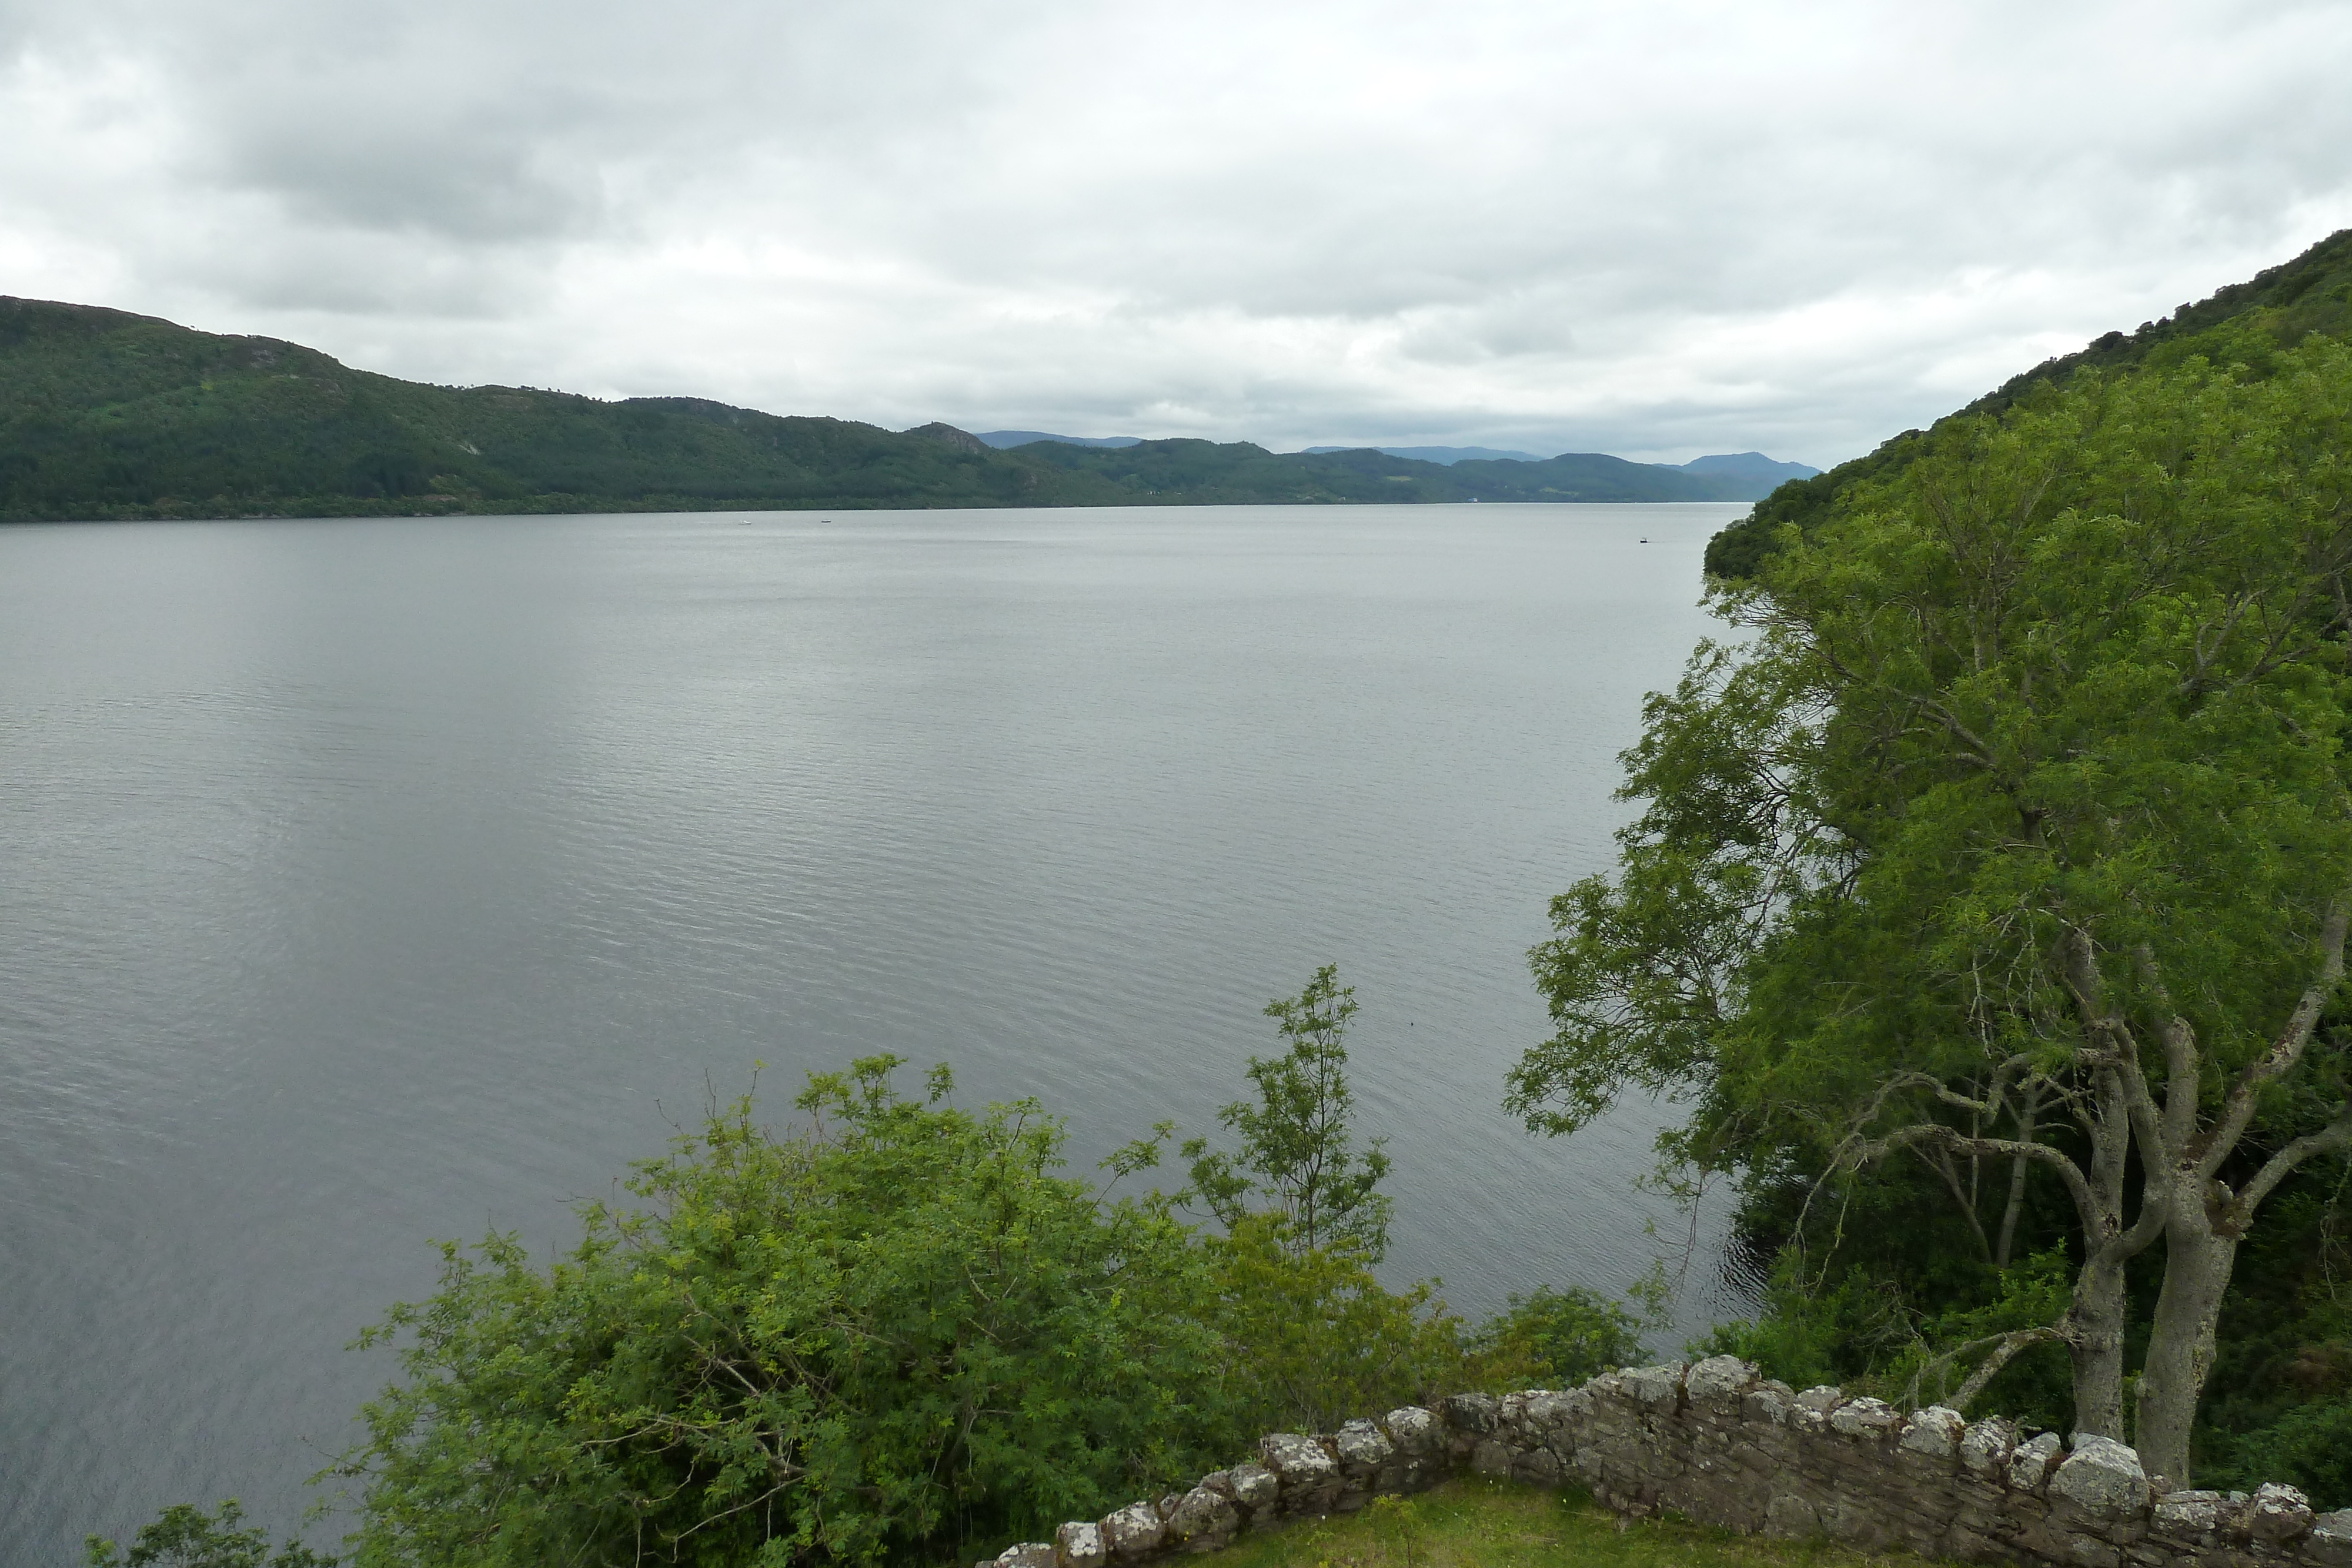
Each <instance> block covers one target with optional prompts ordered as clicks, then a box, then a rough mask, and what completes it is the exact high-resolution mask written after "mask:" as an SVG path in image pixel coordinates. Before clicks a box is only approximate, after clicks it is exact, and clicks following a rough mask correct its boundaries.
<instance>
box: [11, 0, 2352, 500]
mask: <svg viewBox="0 0 2352 1568" xmlns="http://www.w3.org/2000/svg"><path fill="white" fill-rule="evenodd" d="M0 50H5V51H6V53H5V56H0V63H5V60H13V61H14V62H15V68H14V69H12V70H7V71H5V72H0V112H5V113H6V114H7V115H8V116H9V120H10V123H12V125H16V126H19V127H22V128H26V129H27V130H28V131H29V134H28V135H26V137H24V138H23V139H22V141H23V146H24V148H25V149H26V151H22V152H19V153H18V154H16V155H15V156H13V157H12V155H11V153H10V152H8V150H7V149H5V148H0V260H5V262H6V265H8V266H9V267H13V268H15V269H16V274H17V275H18V276H14V277H10V278H9V279H8V280H7V281H5V282H0V288H5V289H7V291H10V292H27V291H32V292H39V291H42V290H43V289H45V288H46V289H47V290H48V291H50V292H61V293H71V292H73V291H74V290H75V289H76V288H77V287H87V286H88V285H89V280H90V279H92V278H93V277H96V278H102V279H105V280H107V281H108V282H109V285H110V287H115V288H116V289H117V290H118V291H119V297H118V298H111V299H109V300H108V301H106V302H109V303H118V304H124V305H128V306H131V308H155V309H162V310H163V311H164V312H165V313H167V314H169V313H175V314H177V315H179V316H180V317H182V318H183V319H194V320H195V321H196V323H197V324H200V325H205V326H211V327H215V328H221V329H260V330H270V331H277V332H279V333H280V334H281V335H286V336H300V335H307V340H310V341H316V342H318V343H320V346H321V347H324V348H327V349H328V350H330V351H331V352H337V353H340V354H342V355H343V357H345V358H348V359H353V360H355V361H359V362H373V363H375V364H377V365H379V366H380V367H381V368H383V369H385V370H387V371H394V373H403V374H410V375H419V376H425V377H428V378H430V379H434V380H439V381H467V380H493V379H496V380H525V381H532V382H541V383H542V384H545V383H561V384H567V385H573V386H577V387H579V388H581V389H582V390H584V391H595V392H638V391H664V392H684V391H695V392H704V393H706V394H708V395H712V396H719V397H727V398H730V399H732V400H734V401H739V402H749V403H752V404H755V405H758V406H762V407H772V408H778V409H782V410H784V411H787V412H825V413H840V414H843V415H845V416H851V417H866V418H872V419H874V420H876V421H877V423H893V424H908V423H919V422H920V421H922V420H926V419H929V418H933V417H945V418H949V419H950V420H955V421H958V422H961V423H974V424H982V425H983V426H984V425H985V424H988V423H995V424H1017V425H1034V426H1035V427H1038V428H1061V427H1066V426H1069V425H1071V424H1073V423H1074V422H1075V423H1086V424H1087V425H1088V426H1089V427H1095V426H1100V425H1106V424H1108V425H1116V426H1118V427H1119V428H1125V429H1136V428H1144V429H1145V431H1146V433H1149V431H1150V429H1155V428H1160V429H1169V431H1170V433H1176V432H1177V430H1178V429H1181V432H1182V433H1187V434H1214V435H1220V436H1226V437H1232V436H1243V435H1247V436H1252V437H1255V438H1258V439H1262V440H1265V441H1267V442H1268V443H1269V444H1276V445H1281V444H1301V443H1304V442H1308V441H1316V440H1322V439H1349V438H1362V439H1380V440H1384V441H1395V440H1405V439H1413V438H1439V437H1444V438H1448V439H1454V440H1458V441H1471V440H1476V441H1481V442H1484V444H1496V445H1517V446H1528V445H1531V444H1532V445H1535V446H1538V447H1541V446H1547V445H1549V446H1553V447H1554V448H1555V449H1563V448H1562V444H1567V445H1575V444H1582V445H1585V446H1589V447H1596V448H1601V449H1618V450H1625V451H1628V452H1647V453H1669V452H1674V451H1683V450H1685V449H1691V450H1712V449H1722V448H1725V447H1747V446H1755V445H1764V446H1765V449H1767V450H1781V449H1782V447H1775V446H1773V445H1770V444H1768V443H1772V442H1778V443H1781V444H1782V446H1783V447H1785V449H1786V453H1787V455H1801V456H1804V457H1806V458H1807V459H1808V460H1810V461H1814V462H1822V461H1826V460H1828V459H1830V458H1833V457H1836V456H1841V455H1847V454H1849V453H1851V452H1853V451H1855V450H1860V449H1862V448H1864V447H1866V446H1868V445H1869V444H1873V443H1874V442H1875V441H1876V440H1877V439H1879V438H1880V437H1882V436H1883V435H1885V434H1888V433H1890V432H1891V431H1893V430H1895V429H1899V428H1902V427H1903V426H1904V425H1906V424H1909V423H1919V422H1920V421H1921V420H1922V419H1925V418H1928V417H1932V416H1933V414H1935V413H1938V412H1941V411H1942V410H1943V409H1944V408H1948V407H1949V406H1951V405H1952V403H1954V402H1959V401H1964V400H1965V398H1966V397H1968V396H1969V395H1973V393H1974V392H1976V391H1980V390H1982V387H1983V385H1985V384H1989V383H1990V382H1992V381H1997V380H1999V379H2000V376H2002V375H2005V374H2007V373H2009V371H2011V370H2014V369H2017V368H2021V367H2022V366H2023V365H2025V364H2030V363H2032V361H2034V360H2036V359H2039V358H2041V357H2042V353H2044V352H2046V351H2048V350H2049V349H2050V348H2051V347H2053V346H2071V345H2072V344H2073V343H2079V342H2080V341H2081V340H2084V339H2086V338H2088V337H2090V336H2092V335H2095V333H2096V332H2098V331H2102V330H2105V329H2107V328H2109V327H2113V326H2129V325H2132V324H2134V323H2136V322H2137V320H2139V319H2143V318H2144V317H2145V316H2147V315H2150V314H2155V313H2160V312H2161V311H2162V310H2164V309H2166V308H2169V307H2170V306H2171V305H2173V304H2175V303H2177V302H2178V301H2179V300H2180V299H2183V298H2189V297H2191V296H2192V295H2196V294H2200V293H2202V292H2204V291H2206V290H2208V289H2210V287H2213V286H2215V285H2217V284H2220V283H2222V282H2226V281H2230V280H2231V279H2232V278H2234V277H2240V276H2243V275H2244V274H2245V273H2247V272H2251V271H2252V270H2253V268H2254V267H2258V266H2261V265H2265V264H2267V263H2269V262H2272V261H2275V260H2278V259H2281V258H2282V257H2283V256H2284V255H2285V254H2286V253H2287V252H2288V251H2290V250H2292V249H2293V248H2294V247H2295V246H2298V245H2300V244H2303V243H2307V242H2308V241H2309V240H2310V239H2312V238H2315V237H2317V235H2319V234H2321V233H2325V232H2326V231H2327V230H2328V229H2330V228H2333V227H2336V226H2340V225H2343V224H2345V223H2347V222H2352V96H2348V95H2345V94H2343V93H2342V92H2341V91H2340V90H2339V87H2340V82H2341V79H2342V76H2343V71H2344V68H2345V67H2346V66H2347V64H2352V13H2347V12H2346V10H2345V9H2344V8H2343V7H2341V6H2340V5H2307V6H2284V7H2283V6H2275V5H2240V6H2236V7H2229V6H2212V5H2195V6H2191V5H2164V4H2155V5H2147V4H2142V5H2116V4H2102V5H2086V6H2081V7H2053V6H2049V5H2046V4H2035V5H2028V4H2023V3H2021V0H2000V3H1994V4H1983V5H1957V4H1954V5H1943V6H1927V7H1906V8H1890V7H1885V6H1883V5H1874V4H1868V3H1864V0H1839V3H1834V4H1833V3H1828V0H1822V3H1819V4H1813V5H1805V6H1802V7H1796V8H1790V7H1778V8H1772V9H1771V10H1769V11H1766V10H1764V9H1761V8H1754V7H1749V8H1740V9H1731V8H1723V7H1718V6H1715V5H1707V4H1703V3H1700V0H1686V3H1684V4H1673V5H1658V6H1651V7H1623V6H1614V5H1599V4H1587V5H1564V6H1563V5H1551V4H1545V5H1536V4H1531V3H1519V0H1466V3H1465V4H1463V5H1456V6H1454V7H1449V8H1447V9H1445V10H1444V11H1443V12H1440V11H1438V10H1436V9H1434V8H1432V7H1427V6H1409V5H1386V6H1367V5H1353V6H1340V5H1316V4H1304V5H1296V6H1289V7H1270V6H1265V5H1262V4H1255V5H1244V4H1239V3H1234V0H1202V3H1200V4H1196V5H1192V6H1189V7H1187V8H1185V9H1183V10H1181V11H1179V10H1176V9H1174V8H1171V7H1164V6H1150V5H1097V6H1093V7H1088V8H1084V9H1073V8H1070V7H1067V6H1063V5H1045V4H1043V3H1042V0H1040V3H1033V4H1020V3H1013V4H1000V5H988V6H972V5H960V4H949V3H947V0H895V3H877V4H872V5H861V6H858V7H854V8H853V7H839V6H820V5H814V4H799V5H779V4H772V3H771V4H761V3H755V0H708V3H706V4H704V5H698V6H696V7H692V8H674V9H658V8H655V7H649V6H645V5H638V4H622V3H619V0H579V3H578V4H574V5H566V6H562V7H557V6H554V5H542V4H530V5H525V4H518V3H514V0H508V3H504V4H500V3H498V0H490V3H488V4H479V3H478V4H471V5H460V4H457V3H456V0H416V3H415V4H411V5H403V6H396V7H395V6H385V5H380V4H372V5H357V4H337V3H320V0H173V3H168V4H167V3H165V0H79V3H78V4H75V5H70V6H68V5H63V4H48V3H43V4H36V5H26V4H17V5H11V6H5V7H0ZM126 84H127V85H126ZM78 93H79V95H80V96H79V98H78V97H77V96H76V95H77V94H78ZM109 95H112V96H109ZM109 106H111V107H109ZM76 116H79V117H80V118H79V119H78V120H77V119H76V118H75V117H76ZM93 116H95V117H96V118H95V119H93V118H92V117H93ZM69 122H70V123H69ZM91 124H98V125H100V126H102V127H104V128H105V130H106V133H105V134H103V135H98V134H92V133H91V132H90V131H89V129H88V128H89V125H91ZM92 256H99V257H102V258H103V260H104V265H103V266H101V267H97V268H93V267H91V266H90V265H89V258H90V257H92ZM297 328H299V332H298V331H297V330H294V329H297ZM361 349H364V350H366V352H367V353H368V354H369V355H373V356H376V357H375V358H374V359H373V360H364V359H362V358H361V356H360V354H359V353H358V352H357V350H361ZM1971 378H1974V379H1973V380H1972V379H1971ZM1153 421H1157V422H1159V423H1157V424H1150V422H1153ZM1171 427H1173V428H1171Z"/></svg>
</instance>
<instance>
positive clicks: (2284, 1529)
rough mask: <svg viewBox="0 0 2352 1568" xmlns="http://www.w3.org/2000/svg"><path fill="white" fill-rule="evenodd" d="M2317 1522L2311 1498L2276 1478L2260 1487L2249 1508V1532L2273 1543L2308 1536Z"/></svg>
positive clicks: (2282, 1542) (2247, 1516) (2276, 1543)
mask: <svg viewBox="0 0 2352 1568" xmlns="http://www.w3.org/2000/svg"><path fill="white" fill-rule="evenodd" d="M2315 1522H2316V1521H2315V1520H2314V1519H2313V1517H2312V1512H2311V1500H2310V1499H2309V1498H2307V1497H2305V1496H2304V1495H2303V1493H2301V1492H2299V1491H2297V1490H2295V1489H2294V1488H2293V1487H2290V1486H2281V1485H2279V1484H2278V1483H2277V1482H2275V1481H2272V1482H2266V1483H2265V1484H2263V1485H2262V1486H2258V1487H2256V1488H2255V1489H2254V1496H2253V1502H2252V1506H2251V1507H2250V1508H2248V1509H2247V1510H2246V1531H2247V1533H2249V1534H2251V1535H2252V1537H2253V1538H2254V1539H2255V1540H2257V1541H2267V1542H2270V1543H2271V1544H2272V1545H2273V1546H2277V1545H2283V1544H2284V1543H2285V1542H2290V1541H2297V1540H2300V1539H2302V1538H2303V1537H2304V1536H2305V1535H2308V1534H2309V1533H2310V1532H2311V1527H2312V1525H2313V1524H2314V1523H2315Z"/></svg>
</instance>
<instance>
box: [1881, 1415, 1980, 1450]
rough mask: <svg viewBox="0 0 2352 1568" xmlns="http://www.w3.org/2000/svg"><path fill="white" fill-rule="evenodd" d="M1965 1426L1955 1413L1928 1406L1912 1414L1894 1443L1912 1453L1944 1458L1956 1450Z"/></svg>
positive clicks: (1966, 1428) (1966, 1427) (1963, 1421)
mask: <svg viewBox="0 0 2352 1568" xmlns="http://www.w3.org/2000/svg"><path fill="white" fill-rule="evenodd" d="M1968 1426H1969V1424H1968V1422H1967V1421H1965V1420H1963V1419H1962V1418H1961V1416H1960V1413H1959V1412H1958V1411H1957V1410H1948V1409H1946V1408H1945V1407H1944V1406H1941V1405H1930V1406H1927V1408H1926V1409H1925V1410H1916V1411H1914V1412H1912V1414H1911V1416H1910V1418H1909V1419H1908V1420H1906V1421H1905V1422H1904V1423H1903V1427H1902V1431H1901V1434H1900V1435H1899V1436H1898V1437H1896V1438H1895V1441H1896V1442H1897V1443H1899V1444H1901V1445H1902V1446H1903V1447H1904V1448H1906V1449H1908V1450H1910V1451H1911V1452H1912V1453H1915V1454H1927V1455H1929V1456H1930V1457H1932V1458H1938V1459H1948V1458H1951V1457H1952V1456H1953V1455H1954V1454H1956V1453H1958V1451H1959V1447H1960V1436H1961V1434H1962V1433H1964V1432H1966V1431H1967V1430H1968Z"/></svg>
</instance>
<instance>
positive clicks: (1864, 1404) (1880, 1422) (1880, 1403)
mask: <svg viewBox="0 0 2352 1568" xmlns="http://www.w3.org/2000/svg"><path fill="white" fill-rule="evenodd" d="M1902 1424H1903V1416H1902V1413H1901V1412H1900V1411H1898V1410H1896V1409H1895V1406H1892V1405H1889V1404H1888V1403H1887V1402H1886V1401H1885V1400H1884V1399H1873V1398H1871V1397H1870V1396H1868V1395H1864V1396H1863V1397H1861V1398H1860V1399H1849V1400H1847V1401H1846V1402H1845V1403H1844V1404H1843V1405H1841V1406H1838V1407H1837V1408H1836V1409H1834V1410H1832V1411H1831V1412H1830V1429H1831V1430H1832V1431H1835V1432H1843V1433H1844V1434H1845V1435H1846V1436H1847V1437H1865V1438H1878V1437H1885V1436H1886V1434H1887V1433H1889V1432H1892V1431H1893V1430H1895V1427H1900V1426H1901V1425H1902Z"/></svg>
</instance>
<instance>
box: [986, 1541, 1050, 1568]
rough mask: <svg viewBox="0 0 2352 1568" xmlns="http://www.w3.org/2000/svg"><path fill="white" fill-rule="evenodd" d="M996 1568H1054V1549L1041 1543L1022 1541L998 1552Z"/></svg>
mask: <svg viewBox="0 0 2352 1568" xmlns="http://www.w3.org/2000/svg"><path fill="white" fill-rule="evenodd" d="M996 1568H1054V1549H1053V1547H1051V1546H1049V1545H1047V1544H1046V1543H1045V1542H1042V1541H1024V1542H1022V1543H1021V1544H1020V1545H1018V1546H1008V1547H1006V1548H1005V1549H1004V1550H1003V1551H1002V1552H998V1553H997V1554H996Z"/></svg>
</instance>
